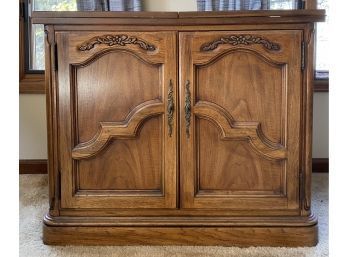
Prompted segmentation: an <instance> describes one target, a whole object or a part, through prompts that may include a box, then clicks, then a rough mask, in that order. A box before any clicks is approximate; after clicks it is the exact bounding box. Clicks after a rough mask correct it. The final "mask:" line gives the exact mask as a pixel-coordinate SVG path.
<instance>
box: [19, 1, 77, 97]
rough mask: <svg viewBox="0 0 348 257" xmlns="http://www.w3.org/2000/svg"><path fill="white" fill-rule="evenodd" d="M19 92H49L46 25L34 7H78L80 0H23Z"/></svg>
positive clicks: (39, 8)
mask: <svg viewBox="0 0 348 257" xmlns="http://www.w3.org/2000/svg"><path fill="white" fill-rule="evenodd" d="M19 4H20V8H19V56H20V59H19V65H20V67H19V93H45V86H44V83H45V78H44V67H45V56H44V51H45V47H44V28H43V25H40V24H32V23H31V18H30V17H31V13H32V11H76V10H77V7H76V0H19Z"/></svg>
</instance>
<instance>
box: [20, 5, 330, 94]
mask: <svg viewBox="0 0 348 257" xmlns="http://www.w3.org/2000/svg"><path fill="white" fill-rule="evenodd" d="M26 1H28V0H19V93H20V94H45V72H44V71H28V70H27V69H26V67H27V65H26V62H27V63H29V60H28V59H27V58H29V55H28V54H27V51H28V49H29V48H28V47H29V46H28V45H27V44H29V42H28V40H29V37H28V31H27V30H28V28H29V26H27V24H26V23H27V21H26V15H27V14H26V12H27V11H28V9H27V8H26V4H27V3H26ZM305 8H306V9H316V8H317V0H306V5H305ZM315 40H316V39H315ZM314 45H316V41H315V44H314ZM314 56H316V55H315V54H314ZM313 86H314V92H329V78H326V79H319V78H317V77H315V74H314V83H313Z"/></svg>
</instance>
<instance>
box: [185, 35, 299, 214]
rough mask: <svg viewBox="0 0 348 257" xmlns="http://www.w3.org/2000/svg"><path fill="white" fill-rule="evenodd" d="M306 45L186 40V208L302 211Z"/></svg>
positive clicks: (290, 40) (268, 38) (265, 38)
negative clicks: (303, 53) (303, 59)
mask: <svg viewBox="0 0 348 257" xmlns="http://www.w3.org/2000/svg"><path fill="white" fill-rule="evenodd" d="M301 38H302V33H301V31H295V30H288V31H287V30H281V31H275V30H272V31H260V30H258V31H253V32H252V31H233V32H230V31H219V32H197V33H181V34H180V39H179V40H180V46H181V47H180V59H179V63H180V67H181V68H180V72H181V74H180V97H181V100H180V115H181V118H180V130H181V132H180V133H181V157H180V163H181V164H180V165H181V166H180V179H181V196H182V198H181V206H182V207H183V208H212V209H232V210H233V209H235V210H264V211H267V210H270V211H275V210H282V211H289V210H292V212H293V211H295V210H296V209H298V208H299V179H298V175H299V167H300V166H299V161H300V160H299V156H300V153H299V147H300V137H299V136H300V135H299V133H300V108H301Z"/></svg>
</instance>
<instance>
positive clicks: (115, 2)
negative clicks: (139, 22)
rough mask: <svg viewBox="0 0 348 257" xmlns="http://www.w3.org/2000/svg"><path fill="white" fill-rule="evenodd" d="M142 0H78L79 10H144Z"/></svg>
mask: <svg viewBox="0 0 348 257" xmlns="http://www.w3.org/2000/svg"><path fill="white" fill-rule="evenodd" d="M141 2H142V1H141V0H77V10H78V11H142V4H141Z"/></svg>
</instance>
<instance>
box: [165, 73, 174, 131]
mask: <svg viewBox="0 0 348 257" xmlns="http://www.w3.org/2000/svg"><path fill="white" fill-rule="evenodd" d="M173 114H174V98H173V82H172V80H170V81H169V89H168V105H167V116H168V135H169V136H170V137H171V136H172V133H173V117H174V115H173Z"/></svg>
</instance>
